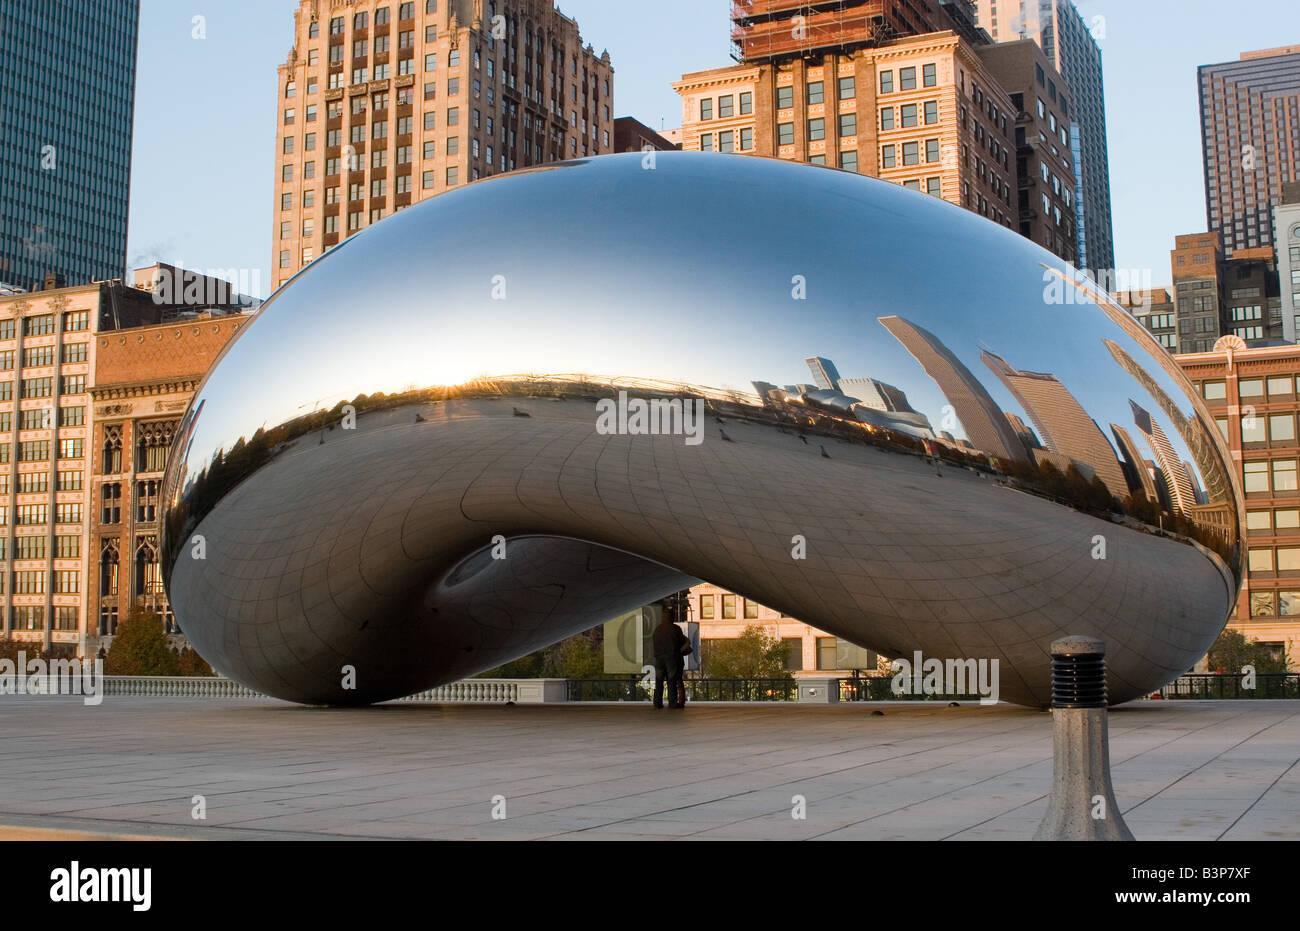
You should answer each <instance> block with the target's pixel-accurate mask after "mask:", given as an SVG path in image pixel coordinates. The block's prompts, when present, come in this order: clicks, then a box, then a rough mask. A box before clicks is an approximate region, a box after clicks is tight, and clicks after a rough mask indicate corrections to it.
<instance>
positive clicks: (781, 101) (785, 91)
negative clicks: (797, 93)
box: [776, 85, 794, 110]
mask: <svg viewBox="0 0 1300 931" xmlns="http://www.w3.org/2000/svg"><path fill="white" fill-rule="evenodd" d="M793 106H794V88H793V87H790V86H788V85H787V86H785V87H778V88H777V89H776V108H777V109H778V110H788V109H790V108H791V107H793Z"/></svg>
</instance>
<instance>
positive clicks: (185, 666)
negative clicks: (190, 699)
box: [177, 647, 216, 676]
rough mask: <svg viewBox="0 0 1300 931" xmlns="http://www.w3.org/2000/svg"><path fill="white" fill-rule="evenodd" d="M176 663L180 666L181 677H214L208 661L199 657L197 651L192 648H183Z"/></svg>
mask: <svg viewBox="0 0 1300 931" xmlns="http://www.w3.org/2000/svg"><path fill="white" fill-rule="evenodd" d="M177 663H178V665H179V666H180V670H181V671H180V674H181V675H182V676H215V675H216V673H215V672H213V670H212V667H211V666H209V665H208V661H207V660H205V659H204V658H203V657H202V656H199V654H198V651H197V650H195V649H194V648H193V647H184V648H183V649H182V650H181V652H180V656H178V657H177Z"/></svg>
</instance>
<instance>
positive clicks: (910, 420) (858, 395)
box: [840, 378, 934, 439]
mask: <svg viewBox="0 0 1300 931" xmlns="http://www.w3.org/2000/svg"><path fill="white" fill-rule="evenodd" d="M840 390H841V391H843V392H844V393H845V394H847V395H848V396H850V397H852V398H855V399H857V401H858V403H857V404H856V405H855V406H854V408H853V411H854V415H855V416H856V417H857V419H858V420H860V421H862V422H863V423H868V424H871V425H872V426H873V427H883V428H884V429H886V430H896V431H898V432H900V433H906V434H908V435H910V436H916V437H921V438H924V439H933V438H934V427H933V426H931V424H930V418H928V417H926V416H925V415H924V414H922V413H921V412H920V411H918V410H916V409H915V408H914V407H912V405H911V404H910V403H908V400H907V394H906V393H904V391H903V389H902V388H898V387H896V386H894V385H891V384H888V383H886V382H883V381H879V380H878V379H875V378H841V379H840Z"/></svg>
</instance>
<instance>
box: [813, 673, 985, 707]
mask: <svg viewBox="0 0 1300 931" xmlns="http://www.w3.org/2000/svg"><path fill="white" fill-rule="evenodd" d="M839 682H840V701H943V702H949V701H978V700H979V698H980V696H979V695H976V694H969V695H919V694H918V695H909V694H903V695H895V694H894V690H893V683H894V676H892V675H890V676H862V677H861V678H858V679H853V678H850V679H840V680H839Z"/></svg>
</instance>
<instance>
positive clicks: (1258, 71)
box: [1196, 45, 1300, 258]
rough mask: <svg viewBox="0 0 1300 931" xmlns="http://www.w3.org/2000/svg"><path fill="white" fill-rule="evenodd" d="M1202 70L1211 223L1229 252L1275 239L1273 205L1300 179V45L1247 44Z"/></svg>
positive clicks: (1199, 72) (1199, 77)
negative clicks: (1257, 47) (1248, 48)
mask: <svg viewBox="0 0 1300 931" xmlns="http://www.w3.org/2000/svg"><path fill="white" fill-rule="evenodd" d="M1196 77H1197V84H1198V90H1199V93H1200V100H1201V146H1202V149H1203V150H1204V158H1205V202H1206V209H1207V211H1208V217H1207V222H1208V224H1209V229H1210V231H1211V232H1214V233H1218V234H1219V235H1220V237H1221V238H1222V241H1223V249H1224V253H1225V254H1226V255H1227V257H1229V258H1231V257H1232V255H1233V253H1234V252H1235V251H1236V250H1238V249H1251V248H1258V247H1261V246H1272V244H1273V214H1272V210H1273V205H1274V204H1275V203H1279V202H1280V201H1281V198H1282V185H1283V184H1284V183H1286V182H1289V181H1295V180H1297V179H1300V45H1292V46H1287V47H1285V48H1276V49H1266V50H1264V51H1260V52H1243V53H1242V55H1241V59H1240V60H1239V61H1229V62H1223V63H1222V64H1217V65H1202V66H1201V67H1200V68H1198V69H1197V72H1196Z"/></svg>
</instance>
